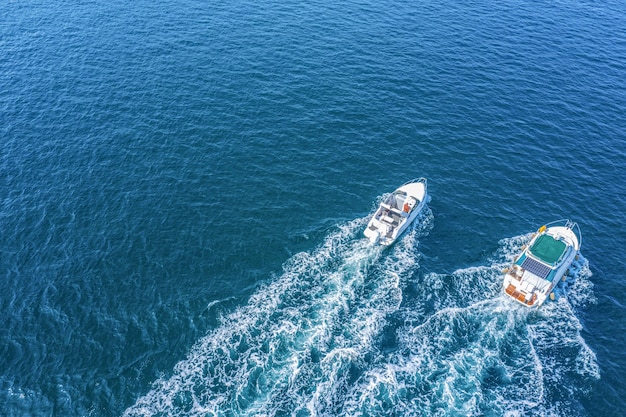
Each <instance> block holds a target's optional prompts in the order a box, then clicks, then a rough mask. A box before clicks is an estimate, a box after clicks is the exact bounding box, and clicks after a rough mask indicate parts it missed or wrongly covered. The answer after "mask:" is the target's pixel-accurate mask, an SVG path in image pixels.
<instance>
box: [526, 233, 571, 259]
mask: <svg viewBox="0 0 626 417" xmlns="http://www.w3.org/2000/svg"><path fill="white" fill-rule="evenodd" d="M565 249H566V245H565V243H564V242H562V241H560V240H556V239H555V238H553V237H552V236H550V235H548V234H543V235H541V236H539V237H538V238H537V240H536V241H535V243H534V244H533V246H532V247H531V248H530V252H531V253H532V254H533V255H534V256H536V257H537V258H539V259H541V260H542V261H544V262H546V263H547V264H549V265H554V264H555V263H556V262H557V261H558V260H559V259H561V255H563V252H565Z"/></svg>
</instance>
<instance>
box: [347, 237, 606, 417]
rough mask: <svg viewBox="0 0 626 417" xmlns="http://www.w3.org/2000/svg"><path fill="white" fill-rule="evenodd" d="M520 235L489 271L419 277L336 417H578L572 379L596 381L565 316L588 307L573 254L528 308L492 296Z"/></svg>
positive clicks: (585, 277)
mask: <svg viewBox="0 0 626 417" xmlns="http://www.w3.org/2000/svg"><path fill="white" fill-rule="evenodd" d="M529 238H530V235H527V236H520V237H516V238H512V239H505V240H503V241H501V242H500V246H501V247H500V251H499V253H498V254H497V255H496V258H498V259H494V260H492V262H493V263H492V266H490V267H471V268H466V269H461V270H458V271H455V272H454V273H452V274H435V273H430V274H427V275H426V276H425V277H423V279H422V280H421V282H419V283H418V284H417V289H416V291H417V293H418V294H417V296H416V297H415V298H414V300H413V302H412V303H408V305H407V306H403V308H402V309H401V310H399V312H398V314H399V315H400V316H402V318H401V320H403V321H404V325H402V326H400V328H399V330H398V333H397V339H398V340H397V341H398V348H397V350H396V351H395V352H393V353H391V354H390V355H386V356H384V357H380V358H379V363H378V364H376V365H374V366H371V368H370V369H369V370H368V371H367V372H365V373H364V374H363V375H362V377H361V379H360V381H359V382H358V383H357V384H355V385H354V386H352V387H351V390H350V392H348V393H347V395H346V406H345V409H344V415H363V414H365V415H402V416H411V415H417V416H422V415H423V416H426V415H446V416H448V415H452V416H457V415H458V416H479V415H480V416H503V415H505V416H519V415H528V414H532V415H542V416H544V415H545V416H550V415H563V414H564V412H563V411H564V410H568V411H567V412H566V413H565V414H566V415H570V413H572V412H573V414H572V415H580V414H581V413H583V411H581V410H580V404H578V403H577V402H576V397H577V396H580V395H584V394H585V393H584V392H582V391H581V388H579V387H580V382H576V381H580V379H581V378H582V379H586V380H588V381H593V380H597V379H599V378H600V375H599V368H598V365H597V362H596V357H595V354H594V353H593V352H592V351H591V349H590V348H589V347H588V346H587V344H586V343H585V341H584V339H583V338H582V336H581V330H582V325H581V323H580V321H579V319H578V318H577V317H576V315H575V310H576V308H577V307H578V306H581V305H583V304H585V303H587V302H593V294H592V291H591V289H592V286H591V283H590V280H589V277H590V276H591V273H590V271H589V267H588V263H587V261H586V259H584V258H583V257H582V256H580V257H579V259H578V260H577V261H576V263H575V264H574V265H572V267H571V268H570V272H569V276H568V279H567V281H566V282H563V283H561V284H560V285H559V287H558V291H559V298H558V300H557V301H556V302H547V303H546V304H544V306H542V308H541V309H540V310H538V311H536V310H528V309H527V308H525V307H523V306H518V305H517V304H515V303H514V302H512V301H511V300H508V299H505V297H504V296H503V295H502V289H501V286H502V272H501V269H502V267H504V266H505V265H507V266H508V264H509V263H510V261H511V260H512V259H513V257H514V256H515V255H516V254H517V253H519V249H520V247H521V245H522V244H523V243H526V242H527V241H528V240H529Z"/></svg>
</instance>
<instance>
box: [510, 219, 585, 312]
mask: <svg viewBox="0 0 626 417" xmlns="http://www.w3.org/2000/svg"><path fill="white" fill-rule="evenodd" d="M581 242H582V236H581V234H580V228H579V227H578V224H577V223H575V222H573V221H571V220H567V219H565V220H557V221H555V222H552V223H548V224H546V225H544V226H541V227H540V228H539V230H537V232H536V233H535V234H534V235H533V237H532V238H531V241H530V243H529V244H528V245H527V246H525V247H524V248H523V250H522V253H521V254H520V255H519V256H518V257H517V258H516V259H515V261H514V262H513V264H512V265H511V267H510V268H508V269H506V270H505V273H504V293H505V294H506V295H508V296H509V297H511V298H512V299H514V300H515V301H517V302H519V303H521V304H523V305H525V306H527V307H539V306H540V305H541V304H543V303H544V301H545V300H546V298H547V297H548V296H549V295H550V294H551V293H552V290H553V289H554V287H555V286H556V284H557V283H558V282H559V280H560V279H563V278H565V276H566V274H567V271H568V268H569V267H570V265H571V264H572V262H574V260H575V259H577V257H578V253H579V251H580V245H581Z"/></svg>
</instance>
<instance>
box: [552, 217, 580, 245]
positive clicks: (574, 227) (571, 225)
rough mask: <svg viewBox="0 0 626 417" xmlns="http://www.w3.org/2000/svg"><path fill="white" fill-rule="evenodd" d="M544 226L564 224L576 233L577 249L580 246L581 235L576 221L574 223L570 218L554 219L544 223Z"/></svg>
mask: <svg viewBox="0 0 626 417" xmlns="http://www.w3.org/2000/svg"><path fill="white" fill-rule="evenodd" d="M546 226H564V227H567V228H568V229H570V230H571V231H572V232H574V234H575V235H576V239H578V249H580V248H582V246H583V235H582V233H581V232H580V226H578V223H576V222H575V221H573V220H570V219H561V220H555V221H553V222H550V223H546Z"/></svg>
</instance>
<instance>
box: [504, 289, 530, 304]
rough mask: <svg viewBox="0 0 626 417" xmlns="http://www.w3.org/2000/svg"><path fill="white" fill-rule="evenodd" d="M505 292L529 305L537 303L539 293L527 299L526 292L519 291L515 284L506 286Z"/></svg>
mask: <svg viewBox="0 0 626 417" xmlns="http://www.w3.org/2000/svg"><path fill="white" fill-rule="evenodd" d="M505 292H506V293H507V294H508V295H509V296H510V297H512V298H515V299H516V300H517V301H519V302H520V303H522V304H526V305H527V306H532V305H533V304H535V301H537V294H533V296H532V298H531V299H530V301H526V294H524V293H522V292H520V291H518V290H517V287H516V286H515V285H513V284H509V286H508V287H506V290H505Z"/></svg>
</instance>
